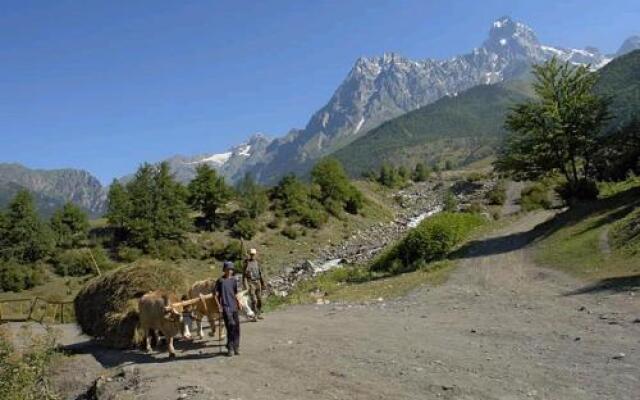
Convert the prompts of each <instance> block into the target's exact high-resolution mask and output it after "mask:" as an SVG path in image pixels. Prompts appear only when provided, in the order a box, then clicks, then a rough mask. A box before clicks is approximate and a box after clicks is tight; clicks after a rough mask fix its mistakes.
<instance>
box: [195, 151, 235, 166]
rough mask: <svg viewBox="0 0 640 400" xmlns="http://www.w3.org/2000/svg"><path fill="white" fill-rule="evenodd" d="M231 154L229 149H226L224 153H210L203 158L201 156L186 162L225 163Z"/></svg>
mask: <svg viewBox="0 0 640 400" xmlns="http://www.w3.org/2000/svg"><path fill="white" fill-rule="evenodd" d="M232 155H233V153H232V152H230V151H228V152H226V153H220V154H212V155H210V156H208V157H205V158H203V159H201V160H196V161H192V162H188V163H187V164H201V163H213V164H218V165H222V164H224V163H226V162H227V161H229V158H231V156H232Z"/></svg>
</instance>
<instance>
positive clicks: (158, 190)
mask: <svg viewBox="0 0 640 400" xmlns="http://www.w3.org/2000/svg"><path fill="white" fill-rule="evenodd" d="M153 183H154V191H153V207H154V215H153V217H154V218H153V231H154V237H155V239H167V240H179V239H181V238H182V236H183V234H184V232H185V231H186V230H187V229H188V228H189V223H190V221H189V207H188V206H187V203H186V198H187V193H186V190H185V188H184V187H183V186H182V185H181V184H180V183H178V182H176V181H175V179H174V178H173V176H172V175H171V172H170V169H169V164H168V163H166V162H163V163H161V164H160V166H158V168H157V169H156V171H155V175H154V177H153Z"/></svg>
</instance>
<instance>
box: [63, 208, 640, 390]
mask: <svg viewBox="0 0 640 400" xmlns="http://www.w3.org/2000/svg"><path fill="white" fill-rule="evenodd" d="M549 215H550V214H548V213H539V214H534V215H532V216H530V217H527V218H526V219H523V220H521V221H519V222H517V223H515V224H513V225H512V226H509V227H508V228H506V229H505V230H503V231H501V232H497V233H495V234H494V235H493V236H492V237H489V238H486V239H484V240H481V241H478V242H476V243H474V244H473V245H472V246H470V249H469V251H468V252H467V253H466V255H465V256H462V257H461V259H460V263H461V265H460V267H459V268H458V269H457V270H456V271H455V272H454V273H453V274H452V276H451V278H450V279H449V281H448V282H446V283H445V284H443V285H441V286H439V287H435V288H423V289H420V290H418V291H416V292H414V293H413V294H411V295H409V296H408V297H406V298H403V299H400V300H396V301H391V302H378V303H376V304H372V305H335V304H329V305H323V306H300V307H291V308H288V309H285V310H282V311H279V312H275V313H272V314H269V315H268V317H267V318H266V319H265V320H264V321H263V322H259V323H246V324H243V326H242V330H243V331H242V335H243V342H242V348H241V350H242V355H240V356H238V357H233V358H226V357H222V356H218V355H217V354H216V349H215V348H213V347H211V344H213V342H211V341H209V342H207V343H195V344H190V345H187V344H184V343H183V344H179V345H178V346H177V347H178V359H177V360H175V361H167V360H166V353H162V354H157V355H151V356H148V355H146V354H143V353H141V352H135V351H132V352H117V351H110V350H103V349H100V348H97V347H95V346H91V345H83V344H80V345H75V347H74V348H75V349H76V351H80V352H81V353H84V354H78V355H76V356H74V358H73V359H72V360H73V361H72V362H69V363H67V365H66V366H65V367H64V368H63V369H62V371H59V372H60V376H62V377H64V379H63V380H62V381H60V380H59V381H58V383H62V384H63V385H64V387H65V388H66V390H67V391H68V393H69V396H70V398H75V397H74V396H75V395H76V394H77V393H78V392H79V390H80V386H81V385H80V383H81V382H82V381H83V380H84V381H86V380H87V379H88V378H89V377H90V376H91V375H94V374H96V373H100V372H101V371H102V372H104V370H103V369H104V368H112V371H113V369H114V367H122V366H125V373H124V376H123V377H120V378H118V377H116V378H115V379H112V380H110V381H106V380H105V381H103V382H102V384H101V388H102V389H101V390H103V392H109V391H119V393H120V395H121V397H120V398H136V399H178V398H183V399H243V400H250V399H278V400H281V399H305V398H308V399H476V400H477V399H617V400H622V399H630V400H631V399H633V400H637V399H638V398H640V323H638V321H636V319H637V318H640V293H638V292H633V291H631V292H629V291H625V292H619V291H614V292H610V291H607V290H602V289H601V288H600V289H593V290H591V289H589V288H584V287H583V286H584V285H582V284H581V283H580V282H577V281H575V280H574V279H572V278H569V277H567V276H565V275H563V274H561V273H558V272H556V271H551V270H546V269H541V268H539V267H536V266H535V265H533V263H532V262H531V260H530V258H529V250H528V247H527V244H528V242H529V240H530V237H529V236H530V235H527V234H526V232H527V231H529V230H531V229H532V228H533V227H534V226H535V225H536V224H538V223H540V222H542V221H544V220H545V219H546V218H548V217H549ZM523 232H525V233H523ZM631 290H634V289H631ZM636 290H637V289H636ZM634 321H635V322H634ZM66 340H67V341H77V340H78V339H77V338H76V337H73V335H72V334H71V333H70V332H67V338H66ZM185 346H188V347H185ZM622 353H624V354H622ZM127 366H128V367H127ZM65 371H66V372H65ZM125 387H126V389H125ZM74 388H75V390H74ZM103 398H106V397H103Z"/></svg>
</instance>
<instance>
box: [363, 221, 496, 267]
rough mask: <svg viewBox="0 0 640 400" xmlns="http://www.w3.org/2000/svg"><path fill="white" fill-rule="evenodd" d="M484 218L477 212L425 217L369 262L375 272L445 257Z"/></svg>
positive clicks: (419, 264) (417, 265)
mask: <svg viewBox="0 0 640 400" xmlns="http://www.w3.org/2000/svg"><path fill="white" fill-rule="evenodd" d="M484 222H485V219H484V218H483V217H482V216H480V215H477V214H469V213H450V212H444V213H441V214H438V215H436V216H434V217H432V218H428V219H426V220H424V221H422V222H421V223H420V225H418V226H417V227H416V228H415V229H413V230H411V231H410V232H409V233H408V234H407V236H406V237H405V238H404V239H403V240H402V241H401V242H400V243H398V244H397V245H396V246H395V247H393V248H392V249H391V250H389V251H387V252H386V253H385V254H383V255H382V256H380V257H379V258H378V259H377V260H375V261H374V263H373V264H372V267H371V269H372V270H374V271H385V272H390V273H400V272H406V271H413V270H415V269H418V268H420V267H421V266H422V265H424V264H426V263H428V262H430V261H434V260H438V259H442V258H444V257H445V256H446V255H447V254H448V253H449V252H450V251H452V250H453V249H454V247H455V246H457V245H458V244H460V243H461V242H462V241H463V240H465V239H466V238H467V237H468V236H469V234H470V233H471V232H472V231H473V230H474V229H475V228H477V227H479V226H481V225H482V224H483V223H484Z"/></svg>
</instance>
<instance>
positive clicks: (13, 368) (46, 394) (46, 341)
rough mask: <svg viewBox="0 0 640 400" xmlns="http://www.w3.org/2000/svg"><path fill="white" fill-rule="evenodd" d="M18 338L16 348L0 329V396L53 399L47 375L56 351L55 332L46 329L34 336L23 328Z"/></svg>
mask: <svg viewBox="0 0 640 400" xmlns="http://www.w3.org/2000/svg"><path fill="white" fill-rule="evenodd" d="M20 342H21V344H20V349H16V348H15V347H14V346H13V345H12V343H11V339H10V337H9V333H8V332H6V331H4V330H2V331H0V399H3V400H36V399H42V400H54V399H57V398H58V397H57V396H55V394H54V393H53V390H52V389H51V388H50V385H49V380H48V378H47V371H48V370H50V369H51V366H52V364H53V363H54V361H55V358H56V355H57V353H56V341H55V336H54V335H53V334H52V333H51V332H50V331H47V334H45V335H41V336H37V337H35V336H32V335H31V333H30V331H28V330H27V331H26V334H25V331H23V332H21V340H20Z"/></svg>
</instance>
